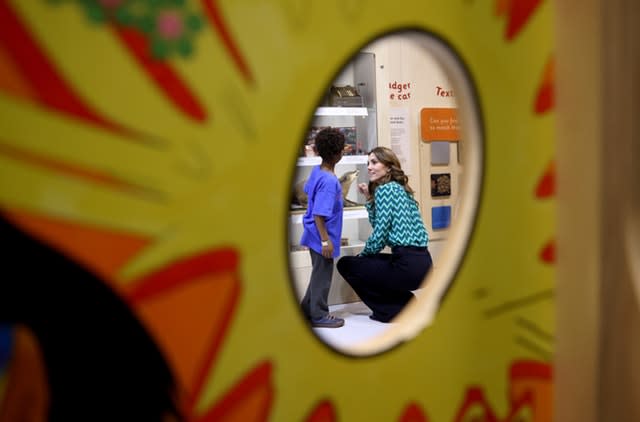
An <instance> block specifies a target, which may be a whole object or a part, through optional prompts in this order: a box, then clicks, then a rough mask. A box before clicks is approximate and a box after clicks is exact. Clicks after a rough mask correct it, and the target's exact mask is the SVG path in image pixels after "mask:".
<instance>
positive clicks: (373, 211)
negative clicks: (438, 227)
mask: <svg viewBox="0 0 640 422" xmlns="http://www.w3.org/2000/svg"><path fill="white" fill-rule="evenodd" d="M374 204H375V205H374ZM365 207H366V209H367V212H368V213H369V222H370V223H371V226H372V227H373V232H372V233H371V236H369V238H368V239H367V243H366V244H365V246H364V249H363V250H362V252H361V253H360V255H373V254H376V253H378V252H380V251H381V250H382V249H383V248H384V247H385V245H389V246H391V247H393V246H427V244H428V243H429V235H428V234H427V229H426V228H425V226H424V223H423V222H422V216H421V215H420V210H419V209H418V203H417V202H416V201H415V200H414V199H413V197H411V195H409V194H408V193H407V192H406V191H405V190H404V188H403V187H402V186H401V185H400V184H399V183H397V182H389V183H385V184H384V185H380V186H378V187H377V188H376V190H375V194H374V202H373V203H371V202H368V203H367V204H366V205H365Z"/></svg>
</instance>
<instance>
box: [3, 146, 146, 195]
mask: <svg viewBox="0 0 640 422" xmlns="http://www.w3.org/2000/svg"><path fill="white" fill-rule="evenodd" d="M1 141H2V140H1V139H0V142H1ZM0 154H2V155H5V156H7V157H11V158H14V159H16V160H21V161H24V162H27V163H30V164H33V165H36V166H39V167H42V168H46V169H48V170H51V171H54V172H56V173H59V174H61V175H64V176H67V177H73V178H77V179H83V180H85V181H87V182H90V183H95V184H99V185H104V186H108V187H110V188H112V189H117V190H120V191H128V192H135V193H136V194H151V195H152V196H157V195H158V194H157V193H156V192H152V191H151V190H149V189H145V188H143V187H142V186H136V185H134V184H131V183H128V182H125V181H122V180H119V179H117V178H115V177H113V176H111V175H109V174H106V173H102V172H99V171H96V170H94V169H90V168H87V167H80V166H74V165H72V164H69V163H65V162H63V161H60V160H56V159H52V158H49V157H45V156H43V155H40V154H36V153H33V152H30V151H25V150H22V149H19V148H14V147H12V146H9V145H2V144H1V143H0Z"/></svg>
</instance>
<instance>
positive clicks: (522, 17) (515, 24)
mask: <svg viewBox="0 0 640 422" xmlns="http://www.w3.org/2000/svg"><path fill="white" fill-rule="evenodd" d="M540 3H542V0H511V3H510V10H509V22H508V24H507V31H506V34H505V37H506V38H507V40H512V39H513V38H515V36H516V35H518V33H519V32H520V31H521V30H522V28H523V27H524V26H525V24H526V23H527V22H528V21H529V19H531V17H532V15H533V12H535V10H536V9H537V8H538V6H540Z"/></svg>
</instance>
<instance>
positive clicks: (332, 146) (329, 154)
mask: <svg viewBox="0 0 640 422" xmlns="http://www.w3.org/2000/svg"><path fill="white" fill-rule="evenodd" d="M344 143H345V141H344V135H343V134H342V132H340V131H339V130H338V129H336V128H332V127H328V128H326V129H322V130H321V131H320V132H318V134H317V135H316V151H317V152H318V155H319V156H320V157H322V159H323V160H325V161H331V160H333V159H334V158H335V157H336V156H338V155H339V154H340V153H342V151H343V150H344Z"/></svg>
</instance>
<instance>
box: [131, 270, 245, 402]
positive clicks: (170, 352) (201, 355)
mask: <svg viewBox="0 0 640 422" xmlns="http://www.w3.org/2000/svg"><path fill="white" fill-rule="evenodd" d="M238 293H239V282H238V279H237V276H236V274H235V272H233V271H222V272H219V273H213V274H204V275H202V276H200V277H197V278H193V279H187V280H183V281H181V283H179V284H175V285H173V286H171V288H169V289H165V290H164V291H162V292H159V293H157V294H154V295H152V296H150V297H147V298H146V299H144V300H141V301H139V302H137V305H136V306H135V309H136V311H137V314H138V315H139V316H140V319H141V320H142V321H143V322H144V324H145V326H146V327H147V329H148V330H149V331H150V332H151V333H152V335H153V336H154V338H155V339H156V341H157V342H158V344H159V346H160V348H161V349H162V350H163V351H164V353H165V356H166V357H167V360H168V362H169V363H170V364H171V367H172V368H174V373H175V375H176V377H177V379H178V381H179V384H181V385H182V386H183V388H184V389H186V391H187V395H188V397H189V401H190V403H193V402H195V401H196V399H197V396H198V395H199V394H200V390H201V388H202V384H203V382H204V379H205V378H206V376H210V375H211V374H210V371H211V368H212V367H213V361H214V359H215V357H216V356H217V352H218V351H219V349H220V345H221V343H222V339H223V338H224V334H225V333H226V329H227V327H228V325H229V322H230V320H231V316H232V315H233V309H234V307H235V304H236V301H237V298H238Z"/></svg>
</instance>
